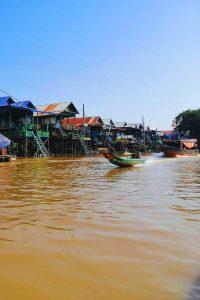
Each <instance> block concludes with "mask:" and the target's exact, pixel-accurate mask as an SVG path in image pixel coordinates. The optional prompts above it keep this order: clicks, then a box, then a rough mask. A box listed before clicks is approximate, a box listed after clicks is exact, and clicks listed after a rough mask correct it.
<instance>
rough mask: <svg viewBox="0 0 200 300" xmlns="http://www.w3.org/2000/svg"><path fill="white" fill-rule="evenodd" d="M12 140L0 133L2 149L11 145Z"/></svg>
mask: <svg viewBox="0 0 200 300" xmlns="http://www.w3.org/2000/svg"><path fill="white" fill-rule="evenodd" d="M10 142H11V141H10V140H9V139H8V138H7V137H5V136H4V135H2V134H1V133H0V149H1V148H5V147H8V146H10Z"/></svg>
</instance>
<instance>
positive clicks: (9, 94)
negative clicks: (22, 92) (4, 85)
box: [0, 89, 20, 101]
mask: <svg viewBox="0 0 200 300" xmlns="http://www.w3.org/2000/svg"><path fill="white" fill-rule="evenodd" d="M0 91H1V92H2V93H4V94H6V95H7V96H9V97H12V98H13V99H15V100H17V101H20V100H19V99H17V98H15V97H13V96H12V95H11V94H8V93H7V92H5V91H4V90H2V89H0Z"/></svg>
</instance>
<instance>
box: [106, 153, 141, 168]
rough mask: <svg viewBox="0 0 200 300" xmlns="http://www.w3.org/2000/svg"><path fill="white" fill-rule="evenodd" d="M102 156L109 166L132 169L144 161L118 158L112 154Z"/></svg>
mask: <svg viewBox="0 0 200 300" xmlns="http://www.w3.org/2000/svg"><path fill="white" fill-rule="evenodd" d="M103 155H104V157H105V158H107V159H108V160H109V162H110V163H111V164H113V165H115V166H118V167H133V166H138V165H141V164H143V163H144V162H145V160H144V159H141V158H127V157H119V156H117V155H115V154H112V153H104V154H103Z"/></svg>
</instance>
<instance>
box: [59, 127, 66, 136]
mask: <svg viewBox="0 0 200 300" xmlns="http://www.w3.org/2000/svg"><path fill="white" fill-rule="evenodd" d="M58 129H59V131H60V133H61V135H62V137H64V138H67V137H68V136H67V134H66V132H65V131H64V129H63V127H59V128H58Z"/></svg>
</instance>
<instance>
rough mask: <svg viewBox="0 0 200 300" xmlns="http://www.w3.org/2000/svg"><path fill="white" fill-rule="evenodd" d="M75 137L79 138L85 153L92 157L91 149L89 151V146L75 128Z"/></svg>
mask: <svg viewBox="0 0 200 300" xmlns="http://www.w3.org/2000/svg"><path fill="white" fill-rule="evenodd" d="M73 135H74V137H75V138H77V139H78V140H79V141H80V144H81V146H82V148H83V150H84V152H85V155H86V156H90V155H91V151H90V149H88V147H87V145H86V144H85V142H84V140H83V137H82V136H81V135H80V134H79V132H78V130H77V129H76V128H74V134H73Z"/></svg>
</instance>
